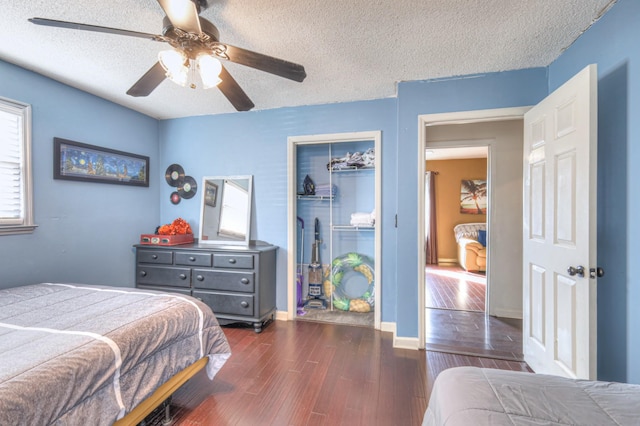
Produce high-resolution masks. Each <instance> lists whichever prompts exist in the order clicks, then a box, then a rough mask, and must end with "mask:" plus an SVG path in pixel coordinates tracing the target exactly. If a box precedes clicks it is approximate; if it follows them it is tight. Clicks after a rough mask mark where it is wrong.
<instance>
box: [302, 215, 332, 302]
mask: <svg viewBox="0 0 640 426" xmlns="http://www.w3.org/2000/svg"><path fill="white" fill-rule="evenodd" d="M320 244H322V240H320V221H319V220H318V218H316V221H315V241H314V243H313V248H312V249H311V263H310V264H309V292H308V297H307V301H306V302H305V304H304V307H305V309H327V300H326V299H325V297H324V294H323V292H322V262H320Z"/></svg>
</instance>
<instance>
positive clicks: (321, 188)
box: [316, 183, 337, 197]
mask: <svg viewBox="0 0 640 426" xmlns="http://www.w3.org/2000/svg"><path fill="white" fill-rule="evenodd" d="M336 191H337V187H336V186H335V185H329V184H328V183H322V184H318V185H316V195H321V196H324V197H328V196H330V195H336Z"/></svg>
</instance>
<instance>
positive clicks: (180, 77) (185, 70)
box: [158, 49, 189, 86]
mask: <svg viewBox="0 0 640 426" xmlns="http://www.w3.org/2000/svg"><path fill="white" fill-rule="evenodd" d="M158 62H160V65H162V68H164V70H165V72H166V76H167V78H168V79H169V80H171V81H173V82H174V83H176V84H178V85H180V86H186V85H187V80H188V77H189V66H188V64H189V60H188V59H187V57H186V56H185V54H184V53H182V52H179V51H177V50H174V49H170V50H163V51H161V52H160V53H158Z"/></svg>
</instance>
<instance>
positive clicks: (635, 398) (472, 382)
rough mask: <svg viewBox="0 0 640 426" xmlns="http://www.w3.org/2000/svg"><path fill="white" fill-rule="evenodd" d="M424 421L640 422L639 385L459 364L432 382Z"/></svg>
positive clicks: (458, 425)
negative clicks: (431, 390) (460, 365)
mask: <svg viewBox="0 0 640 426" xmlns="http://www.w3.org/2000/svg"><path fill="white" fill-rule="evenodd" d="M422 424H423V426H436V425H438V426H443V425H446V426H470V425H474V426H483V425H487V426H488V425H522V426H524V425H580V426H590V425H591V426H605V425H617V426H623V425H629V426H631V425H634V426H636V425H640V385H630V384H623V383H612V382H602V381H600V382H598V381H589V380H573V379H567V378H564V377H558V376H549V375H543V374H533V373H524V372H519V371H503V370H492V369H483V368H476V367H457V368H451V369H448V370H444V371H443V372H441V373H440V374H439V375H438V377H437V378H436V381H435V383H434V385H433V392H432V393H431V398H430V400H429V407H428V408H427V412H426V413H425V417H424V421H423V423H422Z"/></svg>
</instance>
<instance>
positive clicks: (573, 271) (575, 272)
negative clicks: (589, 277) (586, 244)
mask: <svg viewBox="0 0 640 426" xmlns="http://www.w3.org/2000/svg"><path fill="white" fill-rule="evenodd" d="M567 273H568V274H569V275H571V276H572V277H573V276H575V275H577V276H579V277H584V266H576V267H575V268H574V267H573V266H569V267H568V268H567Z"/></svg>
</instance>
